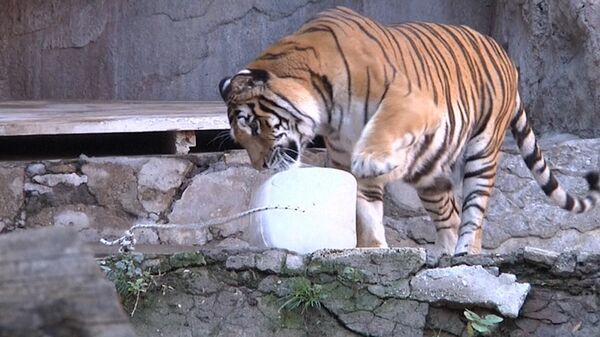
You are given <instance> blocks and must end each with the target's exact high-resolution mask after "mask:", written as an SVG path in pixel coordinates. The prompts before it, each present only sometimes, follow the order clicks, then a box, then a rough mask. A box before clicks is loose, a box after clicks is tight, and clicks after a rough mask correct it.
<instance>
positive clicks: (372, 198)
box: [356, 178, 388, 248]
mask: <svg viewBox="0 0 600 337" xmlns="http://www.w3.org/2000/svg"><path fill="white" fill-rule="evenodd" d="M383 191H384V183H383V181H382V179H381V178H378V179H359V180H358V194H357V199H356V241H357V247H377V248H387V247H388V245H387V242H386V240H385V229H384V226H383Z"/></svg>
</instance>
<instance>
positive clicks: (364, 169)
mask: <svg viewBox="0 0 600 337" xmlns="http://www.w3.org/2000/svg"><path fill="white" fill-rule="evenodd" d="M398 165H399V164H398V163H396V162H395V161H394V160H393V158H392V156H391V155H386V154H374V153H370V152H366V151H365V152H359V153H355V154H354V155H352V167H351V169H352V174H354V176H355V177H357V178H373V177H377V176H380V175H384V174H387V173H390V172H392V171H393V170H394V169H395V168H396V167H398Z"/></svg>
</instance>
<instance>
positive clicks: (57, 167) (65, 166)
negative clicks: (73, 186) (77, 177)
mask: <svg viewBox="0 0 600 337" xmlns="http://www.w3.org/2000/svg"><path fill="white" fill-rule="evenodd" d="M46 170H47V171H48V172H51V173H73V172H77V166H75V164H73V163H63V162H58V163H56V162H52V163H49V164H48V165H47V166H46Z"/></svg>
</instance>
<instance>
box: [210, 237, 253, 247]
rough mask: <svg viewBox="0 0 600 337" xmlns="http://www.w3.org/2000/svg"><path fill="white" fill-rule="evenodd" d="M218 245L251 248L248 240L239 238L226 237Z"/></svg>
mask: <svg viewBox="0 0 600 337" xmlns="http://www.w3.org/2000/svg"><path fill="white" fill-rule="evenodd" d="M216 246H217V247H221V248H227V249H244V248H249V247H250V244H249V243H248V242H247V241H244V240H241V239H238V238H225V239H223V240H222V241H220V242H219V243H217V245H216Z"/></svg>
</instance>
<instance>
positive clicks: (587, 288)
mask: <svg viewBox="0 0 600 337" xmlns="http://www.w3.org/2000/svg"><path fill="white" fill-rule="evenodd" d="M562 255H564V254H557V253H554V252H550V251H535V252H533V254H532V250H531V249H529V248H528V249H525V250H523V249H522V250H519V251H517V252H514V253H511V254H494V255H480V256H465V257H457V258H442V259H441V260H440V261H439V264H437V265H433V266H427V265H425V257H424V252H423V250H422V249H412V248H402V249H391V250H378V249H375V250H369V249H366V250H359V249H356V250H346V251H336V250H324V251H318V252H316V253H314V254H311V255H306V256H300V255H296V254H294V253H290V252H286V251H281V250H266V251H259V250H252V249H238V250H231V249H229V250H223V249H207V250H202V251H198V252H190V253H180V254H175V255H152V254H147V255H146V256H145V260H144V264H143V265H145V266H146V267H145V268H147V270H150V271H151V272H152V273H154V274H155V275H156V276H155V277H154V278H153V280H154V284H155V285H154V286H153V288H152V289H151V290H150V291H149V292H148V293H146V294H145V295H144V296H143V297H142V302H141V303H140V305H139V307H138V311H136V314H135V316H134V317H133V319H132V323H133V325H134V327H135V329H136V331H137V333H138V335H140V336H149V337H153V336H239V335H244V336H257V337H258V336H307V337H308V336H339V337H341V336H411V337H420V336H427V337H428V336H453V337H454V336H461V337H464V336H467V333H466V323H467V322H466V320H465V319H464V316H463V315H462V312H463V309H464V308H465V307H467V308H470V309H471V310H474V311H476V312H478V313H480V314H486V313H488V312H489V311H488V309H486V308H485V307H487V305H486V304H485V303H484V302H485V300H483V301H482V300H481V299H482V298H483V297H485V296H486V294H480V295H478V296H481V297H479V298H472V299H471V300H463V301H461V302H460V303H459V302H456V301H453V300H452V295H447V294H442V295H441V296H438V297H437V298H435V299H432V298H421V296H420V294H422V293H423V288H421V287H422V285H419V284H418V283H419V282H421V281H420V280H422V277H423V275H434V274H435V275H437V274H440V273H441V274H447V273H448V271H449V270H453V271H452V273H453V274H454V275H455V276H456V277H464V278H472V280H474V279H475V278H477V279H478V280H477V281H475V282H479V285H480V286H482V287H486V286H487V287H494V285H493V284H492V283H490V278H495V277H496V276H493V275H492V274H490V272H489V270H492V271H494V270H495V271H496V272H498V273H500V275H504V276H500V278H501V279H502V278H511V279H512V280H514V279H515V278H516V279H517V280H518V282H519V283H521V284H519V283H516V284H513V287H516V288H521V287H522V286H524V283H529V284H531V291H530V292H529V295H528V296H527V298H526V299H525V301H524V304H523V306H522V307H521V308H520V310H519V308H517V309H516V311H517V312H518V313H519V317H517V318H511V317H509V316H508V315H507V316H505V320H504V322H502V323H501V324H500V325H499V326H498V327H497V328H496V329H495V330H494V332H493V336H497V337H515V336H544V337H563V336H582V337H592V336H598V334H600V321H599V320H598V317H597V310H598V304H597V303H598V300H599V297H598V296H599V295H598V292H597V289H598V288H597V287H598V285H599V284H600V279H599V277H598V275H599V274H600V269H599V268H600V267H599V264H598V262H599V261H600V256H599V255H597V254H596V255H589V254H579V255H568V256H566V255H565V258H566V257H569V258H570V259H573V260H574V261H576V264H575V266H574V267H573V269H570V270H569V271H565V270H563V271H558V270H557V268H556V261H557V260H556V258H557V257H558V256H562ZM542 256H546V257H547V258H541V257H542ZM290 261H294V262H291V263H290ZM368 261H371V262H368ZM290 265H293V266H294V268H292V269H288V266H290ZM484 268H485V270H484ZM387 271H396V272H392V273H388V272H387ZM473 271H475V272H473ZM509 274H511V275H510V276H509ZM461 275H462V276H461ZM301 280H302V281H304V282H308V284H309V285H310V287H318V288H319V289H320V290H319V296H318V300H319V302H320V304H321V305H320V307H319V308H317V307H309V308H307V309H305V310H304V311H302V309H297V310H294V309H290V308H289V307H286V306H285V305H284V303H286V301H287V300H289V299H290V297H291V296H293V294H294V293H295V291H296V290H295V289H297V288H296V287H297V284H298V283H299V281H301ZM403 282H404V283H405V284H406V285H407V287H406V293H405V294H400V295H398V296H395V295H393V294H389V293H388V294H386V293H377V292H373V291H371V289H372V287H373V286H375V285H383V286H385V285H395V284H402V283H403ZM409 284H410V286H408V285H409ZM501 287H504V288H502V289H497V290H498V292H501V291H502V290H509V288H508V287H510V286H508V284H504V285H503V286H501ZM431 289H432V291H435V285H433V287H432V288H431ZM492 292H493V291H492ZM488 296H489V298H493V297H494V296H495V295H494V294H488ZM507 300H508V301H510V299H509V298H507ZM519 306H520V305H519ZM495 313H496V314H498V313H497V312H495Z"/></svg>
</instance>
